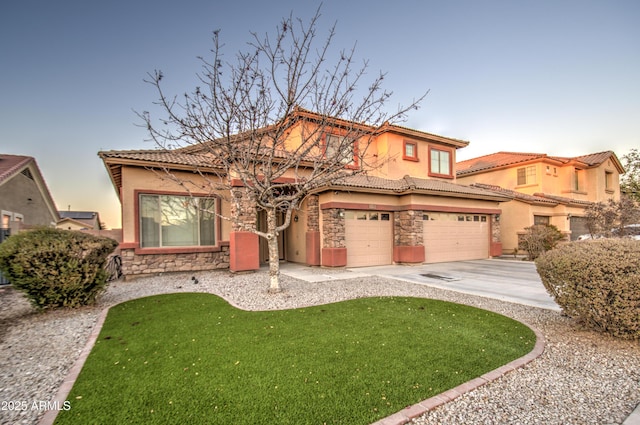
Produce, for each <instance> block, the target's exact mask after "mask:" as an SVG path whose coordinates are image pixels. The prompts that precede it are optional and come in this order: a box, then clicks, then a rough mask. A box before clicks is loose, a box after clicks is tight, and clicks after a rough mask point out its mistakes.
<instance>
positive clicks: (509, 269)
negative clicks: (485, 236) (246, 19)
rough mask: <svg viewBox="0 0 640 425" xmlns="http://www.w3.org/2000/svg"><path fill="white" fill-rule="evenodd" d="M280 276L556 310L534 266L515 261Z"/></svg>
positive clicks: (285, 269) (299, 271)
mask: <svg viewBox="0 0 640 425" xmlns="http://www.w3.org/2000/svg"><path fill="white" fill-rule="evenodd" d="M281 273H283V274H285V275H288V276H291V277H295V278H298V279H301V280H306V281H309V282H321V281H326V280H335V279H350V278H356V277H366V276H381V277H386V278H389V279H397V280H403V281H407V282H412V283H417V284H420V285H427V286H433V287H436V288H441V289H447V290H450V291H457V292H463V293H466V294H471V295H478V296H481V297H487V298H494V299H498V300H502V301H508V302H512V303H518V304H524V305H529V306H533V307H539V308H545V309H549V310H556V311H560V307H559V306H558V305H557V304H556V303H555V301H554V300H553V298H552V297H551V296H550V295H549V294H548V293H547V291H546V289H545V288H544V286H543V285H542V282H541V281H540V277H539V276H538V273H537V271H536V267H535V264H533V263H531V262H525V261H515V260H497V259H492V260H472V261H457V262H452V263H435V264H423V265H418V266H403V265H390V266H376V267H358V268H346V269H341V270H335V269H326V273H322V269H318V268H309V267H307V266H304V265H300V264H294V263H284V264H282V266H281Z"/></svg>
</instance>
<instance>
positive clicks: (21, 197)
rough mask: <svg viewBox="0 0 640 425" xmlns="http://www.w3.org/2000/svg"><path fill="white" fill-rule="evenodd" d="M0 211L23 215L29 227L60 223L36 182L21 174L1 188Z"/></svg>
mask: <svg viewBox="0 0 640 425" xmlns="http://www.w3.org/2000/svg"><path fill="white" fill-rule="evenodd" d="M33 173H35V171H32V174H33ZM0 210H5V211H10V212H13V213H18V214H22V215H23V216H24V224H25V225H28V226H50V225H52V224H53V225H55V223H56V222H57V221H58V217H56V216H54V215H53V214H52V213H51V210H50V209H49V206H48V204H47V202H46V201H45V200H44V198H43V197H42V192H40V189H39V188H38V185H37V184H36V182H35V181H34V180H32V179H30V178H29V177H27V176H25V175H23V174H21V173H18V174H16V175H14V176H13V177H12V178H11V179H9V180H8V181H6V182H4V184H2V186H0Z"/></svg>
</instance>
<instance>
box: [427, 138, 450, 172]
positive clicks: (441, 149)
mask: <svg viewBox="0 0 640 425" xmlns="http://www.w3.org/2000/svg"><path fill="white" fill-rule="evenodd" d="M433 151H439V152H446V153H448V154H449V174H441V173H435V172H433V171H432V170H431V157H432V152H433ZM453 156H454V155H453V149H449V148H446V147H444V146H439V145H438V146H436V145H429V173H428V174H429V177H441V178H445V179H453V178H454V172H453Z"/></svg>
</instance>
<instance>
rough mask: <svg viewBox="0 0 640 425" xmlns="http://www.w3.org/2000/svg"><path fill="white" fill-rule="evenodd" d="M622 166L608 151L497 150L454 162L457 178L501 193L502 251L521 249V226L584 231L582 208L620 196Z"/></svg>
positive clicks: (570, 233) (569, 232)
mask: <svg viewBox="0 0 640 425" xmlns="http://www.w3.org/2000/svg"><path fill="white" fill-rule="evenodd" d="M622 173H624V169H623V167H622V165H621V163H620V161H619V160H618V158H617V156H616V154H615V153H614V152H612V151H606V152H598V153H594V154H588V155H582V156H576V157H559V156H550V155H547V154H540V153H520V152H498V153H494V154H491V155H485V156H481V157H478V158H473V159H469V160H466V161H461V162H459V163H458V164H457V180H458V182H459V183H463V184H468V185H472V186H474V187H478V188H483V189H486V190H491V191H494V192H495V193H499V194H503V195H505V196H508V197H510V198H511V199H512V201H511V202H508V203H505V204H501V208H502V210H503V213H502V214H501V215H500V228H501V241H502V248H503V251H504V252H505V253H512V252H513V250H514V249H516V248H519V242H520V240H521V237H522V235H524V233H525V228H526V227H529V226H531V225H534V224H552V225H554V226H556V227H557V228H558V229H559V230H560V231H562V232H563V233H564V234H565V235H566V236H567V238H568V239H570V240H576V239H577V237H578V236H580V235H581V234H585V233H588V229H587V226H586V221H585V218H584V216H585V209H586V208H587V207H588V206H589V205H591V204H592V203H594V202H607V201H608V200H609V199H613V200H619V199H620V175H621V174H622Z"/></svg>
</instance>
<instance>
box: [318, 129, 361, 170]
mask: <svg viewBox="0 0 640 425" xmlns="http://www.w3.org/2000/svg"><path fill="white" fill-rule="evenodd" d="M324 156H325V158H327V159H329V160H334V161H335V162H336V163H340V164H344V165H355V164H354V163H355V151H354V142H353V139H350V138H348V137H343V136H337V135H335V134H327V135H326V137H325V150H324Z"/></svg>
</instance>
